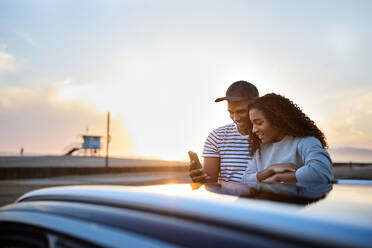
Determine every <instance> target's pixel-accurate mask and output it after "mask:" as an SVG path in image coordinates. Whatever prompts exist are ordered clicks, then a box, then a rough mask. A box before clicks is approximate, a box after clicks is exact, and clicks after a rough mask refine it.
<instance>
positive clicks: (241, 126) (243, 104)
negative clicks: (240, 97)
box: [227, 100, 250, 134]
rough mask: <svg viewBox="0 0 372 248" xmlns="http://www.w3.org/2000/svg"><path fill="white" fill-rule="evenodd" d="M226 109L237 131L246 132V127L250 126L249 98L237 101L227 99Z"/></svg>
mask: <svg viewBox="0 0 372 248" xmlns="http://www.w3.org/2000/svg"><path fill="white" fill-rule="evenodd" d="M227 110H228V111H229V114H230V118H231V119H232V120H233V121H234V123H235V124H236V126H237V127H238V130H239V132H240V133H242V134H248V128H249V127H250V120H249V100H244V101H238V102H232V101H227Z"/></svg>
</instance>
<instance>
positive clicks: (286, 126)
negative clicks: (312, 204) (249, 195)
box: [243, 93, 333, 183]
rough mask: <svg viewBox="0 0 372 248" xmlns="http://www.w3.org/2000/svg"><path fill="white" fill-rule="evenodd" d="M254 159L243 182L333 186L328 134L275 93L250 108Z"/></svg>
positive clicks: (259, 99) (250, 136) (251, 143)
mask: <svg viewBox="0 0 372 248" xmlns="http://www.w3.org/2000/svg"><path fill="white" fill-rule="evenodd" d="M249 118H250V120H251V123H252V129H251V130H250V133H249V145H250V155H251V156H253V158H252V159H251V160H250V161H249V162H248V167H247V169H246V171H245V174H244V176H243V183H250V182H257V181H260V182H261V181H263V182H285V183H296V182H300V183H301V182H305V183H320V182H321V183H330V182H331V181H332V180H333V172H332V161H331V158H330V156H329V154H328V152H327V151H326V150H325V149H326V148H327V142H326V139H325V137H324V134H323V133H322V132H321V131H320V130H319V128H318V127H317V126H316V125H315V123H314V122H313V121H312V120H311V119H310V118H309V117H307V116H306V115H305V114H304V113H303V112H302V111H301V109H300V108H299V107H298V106H297V105H296V104H294V103H293V102H292V101H291V100H289V99H287V98H285V97H283V96H281V95H277V94H274V93H271V94H267V95H265V96H262V97H260V98H257V99H256V100H255V101H253V102H252V103H251V104H250V106H249Z"/></svg>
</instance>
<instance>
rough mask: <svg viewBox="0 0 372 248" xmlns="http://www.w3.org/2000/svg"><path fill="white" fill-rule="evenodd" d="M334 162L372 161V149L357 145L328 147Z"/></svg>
mask: <svg viewBox="0 0 372 248" xmlns="http://www.w3.org/2000/svg"><path fill="white" fill-rule="evenodd" d="M328 152H329V154H330V155H331V157H332V160H333V162H350V161H351V162H354V163H358V162H360V163H370V162H372V150H370V149H363V148H355V147H338V148H330V149H328Z"/></svg>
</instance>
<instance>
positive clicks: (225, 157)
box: [203, 123, 251, 182]
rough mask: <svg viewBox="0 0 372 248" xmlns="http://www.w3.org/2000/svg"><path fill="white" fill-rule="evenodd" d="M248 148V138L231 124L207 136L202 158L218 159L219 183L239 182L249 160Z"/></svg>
mask: <svg viewBox="0 0 372 248" xmlns="http://www.w3.org/2000/svg"><path fill="white" fill-rule="evenodd" d="M248 148H249V145H248V136H247V135H241V134H240V133H239V132H238V129H237V128H236V126H235V124H234V123H232V124H229V125H226V126H223V127H220V128H217V129H215V130H214V131H213V132H211V133H210V134H209V135H208V138H207V139H206V141H205V143H204V151H203V157H218V158H220V175H219V179H218V180H219V181H225V182H240V181H241V179H242V177H243V174H244V171H245V169H246V168H247V164H248V160H250V159H251V157H250V156H249V152H248Z"/></svg>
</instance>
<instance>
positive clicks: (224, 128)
mask: <svg viewBox="0 0 372 248" xmlns="http://www.w3.org/2000/svg"><path fill="white" fill-rule="evenodd" d="M213 132H217V133H226V132H237V130H236V126H235V123H230V124H227V125H224V126H222V127H218V128H216V129H214V130H213Z"/></svg>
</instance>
